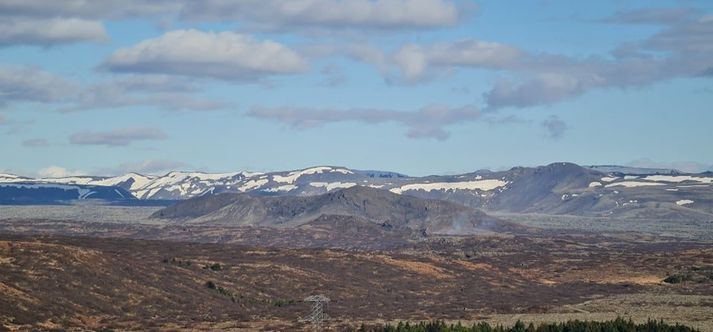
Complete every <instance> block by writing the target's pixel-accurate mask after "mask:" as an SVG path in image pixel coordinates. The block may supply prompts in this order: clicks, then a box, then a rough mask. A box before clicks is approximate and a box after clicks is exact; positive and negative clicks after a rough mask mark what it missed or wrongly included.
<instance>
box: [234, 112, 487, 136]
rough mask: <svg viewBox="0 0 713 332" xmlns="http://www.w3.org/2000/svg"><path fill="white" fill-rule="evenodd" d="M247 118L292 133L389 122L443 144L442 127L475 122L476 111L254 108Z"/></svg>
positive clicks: (477, 117)
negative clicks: (281, 126)
mask: <svg viewBox="0 0 713 332" xmlns="http://www.w3.org/2000/svg"><path fill="white" fill-rule="evenodd" d="M248 115H249V116H251V117H255V118H259V119H264V120H270V121H275V122H278V123H282V124H285V125H288V126H290V127H292V128H295V129H305V128H310V127H317V126H322V125H325V124H329V123H337V122H362V123H368V124H375V123H385V122H392V123H397V124H399V125H403V126H405V127H407V128H408V131H407V133H406V135H407V136H408V137H410V138H433V139H437V140H445V139H447V138H448V137H449V136H450V133H448V132H447V131H446V127H448V126H451V125H455V124H460V123H465V122H469V121H476V120H478V119H480V117H481V113H480V111H479V110H478V109H477V108H475V107H472V106H465V107H460V108H449V107H444V106H429V107H424V108H422V109H420V110H417V111H394V110H379V109H349V110H335V109H300V108H292V107H281V108H266V107H258V108H254V109H253V110H251V111H250V112H249V113H248Z"/></svg>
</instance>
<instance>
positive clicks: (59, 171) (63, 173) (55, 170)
mask: <svg viewBox="0 0 713 332" xmlns="http://www.w3.org/2000/svg"><path fill="white" fill-rule="evenodd" d="M84 174H86V173H85V172H82V171H77V170H68V169H66V168H63V167H59V166H49V167H46V168H43V169H41V170H39V171H37V175H38V176H40V177H43V178H62V177H67V176H78V175H84Z"/></svg>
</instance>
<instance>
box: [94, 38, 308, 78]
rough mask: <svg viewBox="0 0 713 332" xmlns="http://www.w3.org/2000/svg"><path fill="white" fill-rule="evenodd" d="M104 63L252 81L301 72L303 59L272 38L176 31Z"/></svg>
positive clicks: (123, 68)
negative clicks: (260, 38)
mask: <svg viewBox="0 0 713 332" xmlns="http://www.w3.org/2000/svg"><path fill="white" fill-rule="evenodd" d="M104 67H105V68H107V69H109V70H111V71H115V72H134V73H157V74H170V75H184V76H196V77H210V78H217V79H224V80H255V79H259V78H261V77H264V76H269V75H275V74H292V73H298V72H301V71H303V70H305V68H306V62H305V60H304V59H303V58H302V57H301V56H300V55H299V54H297V53H296V52H295V51H293V50H291V49H290V48H288V47H287V46H285V45H282V44H280V43H277V42H274V41H269V40H265V41H258V40H255V39H253V38H252V37H250V36H247V35H243V34H238V33H234V32H202V31H198V30H176V31H171V32H168V33H165V34H164V35H162V36H160V37H157V38H152V39H148V40H144V41H142V42H140V43H138V44H136V45H134V46H131V47H128V48H123V49H119V50H117V51H116V52H115V53H114V54H113V55H112V56H111V57H110V58H109V59H107V61H106V62H105V63H104Z"/></svg>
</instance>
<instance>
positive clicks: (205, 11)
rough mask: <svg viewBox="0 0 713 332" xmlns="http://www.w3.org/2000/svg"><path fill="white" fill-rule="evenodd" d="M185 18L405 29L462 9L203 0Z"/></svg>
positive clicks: (382, 0)
mask: <svg viewBox="0 0 713 332" xmlns="http://www.w3.org/2000/svg"><path fill="white" fill-rule="evenodd" d="M181 16H182V17H183V18H184V19H187V20H197V21H209V22H215V21H247V22H249V23H250V24H252V25H253V26H257V27H260V28H268V29H280V28H290V29H305V28H321V29H341V28H358V29H364V28H367V29H368V28H373V29H405V28H433V27H445V26H452V25H455V24H456V23H458V21H459V19H460V16H461V8H459V7H458V6H456V4H455V3H454V2H453V1H448V0H290V1H283V0H242V1H229V0H200V1H188V2H187V5H186V7H184V9H183V11H182V12H181Z"/></svg>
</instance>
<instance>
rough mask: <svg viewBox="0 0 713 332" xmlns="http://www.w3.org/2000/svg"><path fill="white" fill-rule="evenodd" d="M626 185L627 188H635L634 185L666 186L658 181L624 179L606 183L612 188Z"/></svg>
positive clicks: (607, 186)
mask: <svg viewBox="0 0 713 332" xmlns="http://www.w3.org/2000/svg"><path fill="white" fill-rule="evenodd" d="M617 186H619V187H626V188H634V187H645V186H664V184H663V183H657V182H642V181H622V182H615V183H610V184H608V185H606V186H605V187H606V188H611V187H617Z"/></svg>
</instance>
